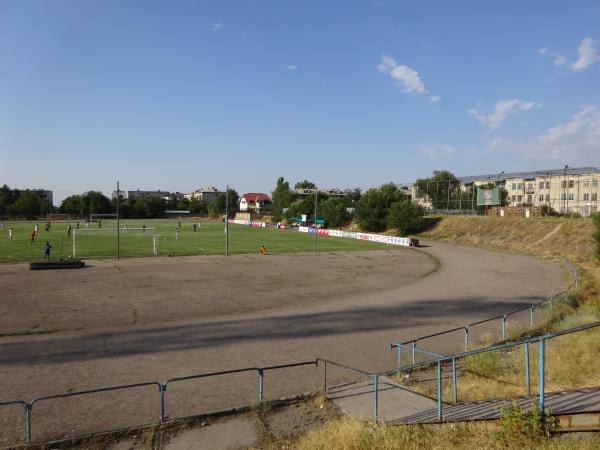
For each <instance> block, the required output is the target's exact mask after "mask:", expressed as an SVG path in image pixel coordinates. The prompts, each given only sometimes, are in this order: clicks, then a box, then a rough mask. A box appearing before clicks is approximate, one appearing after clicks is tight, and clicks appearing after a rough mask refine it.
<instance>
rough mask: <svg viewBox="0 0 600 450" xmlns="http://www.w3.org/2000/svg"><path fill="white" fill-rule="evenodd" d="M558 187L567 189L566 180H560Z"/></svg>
mask: <svg viewBox="0 0 600 450" xmlns="http://www.w3.org/2000/svg"><path fill="white" fill-rule="evenodd" d="M560 187H561V188H563V189H564V188H566V187H567V180H562V181H561V182H560Z"/></svg>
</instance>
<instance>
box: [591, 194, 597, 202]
mask: <svg viewBox="0 0 600 450" xmlns="http://www.w3.org/2000/svg"><path fill="white" fill-rule="evenodd" d="M597 200H598V194H596V193H593V194H592V201H593V202H595V201H597Z"/></svg>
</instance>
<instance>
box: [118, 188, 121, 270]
mask: <svg viewBox="0 0 600 450" xmlns="http://www.w3.org/2000/svg"><path fill="white" fill-rule="evenodd" d="M120 197H121V191H120V190H119V182H118V181H117V260H118V259H119V258H120V256H121V240H120V236H119V234H120V231H121V228H120V227H119V201H120Z"/></svg>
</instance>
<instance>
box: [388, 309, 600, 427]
mask: <svg viewBox="0 0 600 450" xmlns="http://www.w3.org/2000/svg"><path fill="white" fill-rule="evenodd" d="M596 327H600V321H598V322H592V323H588V324H585V325H580V326H577V327H573V328H569V329H566V330H561V331H557V332H554V333H546V334H543V335H540V336H533V337H530V338H526V339H521V340H518V341H514V342H507V343H504V344H498V345H492V346H490V347H485V348H480V349H476V350H471V351H467V352H463V353H457V354H454V355H449V356H445V355H441V356H440V357H438V358H437V359H434V360H429V361H424V362H420V363H415V364H411V365H409V366H404V367H400V368H399V369H395V370H392V371H390V372H388V374H389V373H394V372H396V373H401V372H407V371H411V370H414V369H416V368H420V367H425V366H434V365H435V366H437V404H438V420H440V421H441V420H442V418H443V415H442V413H443V402H442V365H443V363H448V362H451V363H452V382H453V393H454V401H455V402H456V401H458V389H457V377H456V361H457V360H458V359H461V358H466V357H468V356H473V355H477V354H480V353H487V352H494V351H500V350H506V349H508V348H511V347H517V346H520V345H522V346H523V347H524V350H525V378H526V386H527V393H528V395H531V378H530V377H531V375H530V369H529V362H530V360H529V345H530V344H532V343H535V342H539V358H540V361H539V404H540V408H541V409H542V411H543V410H544V403H545V373H546V367H545V362H546V351H545V347H546V341H547V340H549V339H553V338H556V337H559V336H564V335H566V334H571V333H577V332H580V331H585V330H589V329H591V328H596ZM394 347H396V348H402V347H408V348H410V349H411V350H412V351H415V352H423V353H427V354H430V355H431V354H434V353H433V352H430V351H427V350H423V349H419V348H417V347H415V346H412V345H411V346H410V347H409V346H408V345H407V344H404V343H392V344H391V345H390V349H393V348H394Z"/></svg>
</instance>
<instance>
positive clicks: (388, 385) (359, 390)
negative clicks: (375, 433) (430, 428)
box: [327, 376, 436, 421]
mask: <svg viewBox="0 0 600 450" xmlns="http://www.w3.org/2000/svg"><path fill="white" fill-rule="evenodd" d="M377 391H378V393H379V395H378V408H377V410H378V415H377V417H378V419H382V420H385V421H390V420H394V419H398V418H401V417H405V416H408V415H415V414H419V413H423V412H425V411H429V410H430V409H431V408H434V407H435V405H436V403H435V401H433V400H431V399H430V398H429V397H425V396H423V395H420V394H417V393H415V392H413V391H410V390H408V389H406V388H405V387H404V386H402V385H400V384H398V383H396V382H394V381H392V380H390V379H389V378H387V377H383V376H381V377H379V384H378V389H377ZM327 398H328V399H330V400H332V401H333V402H334V403H335V404H336V405H337V406H339V408H340V409H341V410H342V411H343V412H344V413H345V414H347V415H349V416H354V417H363V418H366V419H373V418H374V416H375V384H374V380H373V378H367V379H365V380H362V381H359V382H357V383H351V384H345V385H341V386H336V387H334V388H331V389H329V390H328V391H327Z"/></svg>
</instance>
